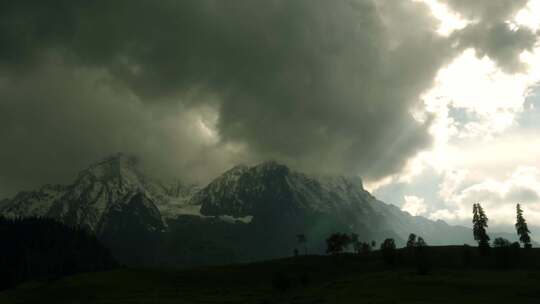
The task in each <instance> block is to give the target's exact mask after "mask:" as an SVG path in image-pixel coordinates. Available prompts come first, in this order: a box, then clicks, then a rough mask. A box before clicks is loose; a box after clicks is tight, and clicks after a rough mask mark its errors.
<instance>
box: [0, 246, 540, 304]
mask: <svg viewBox="0 0 540 304" xmlns="http://www.w3.org/2000/svg"><path fill="white" fill-rule="evenodd" d="M447 250H450V251H455V252H456V253H457V252H458V248H457V247H454V248H449V249H447ZM535 254H536V252H535ZM441 261H442V259H439V258H437V257H434V259H433V262H434V263H433V265H434V268H433V270H432V271H431V272H430V274H428V275H418V274H417V273H416V271H415V270H414V268H412V267H408V266H398V268H396V269H389V268H387V267H386V266H385V265H384V263H383V262H382V260H381V259H380V257H378V256H377V255H376V254H372V255H370V256H365V257H354V256H340V257H330V256H324V257H323V256H307V257H299V258H290V259H282V260H274V261H268V262H262V263H254V264H243V265H230V266H223V267H207V268H197V269H188V270H179V271H165V270H141V269H119V270H115V271H109V272H97V273H87V274H80V275H76V276H72V277H67V278H64V279H61V280H57V281H52V282H48V283H27V284H24V285H21V286H19V287H18V288H17V289H14V290H10V291H6V292H4V293H0V303H59V304H61V303H254V304H261V303H538V302H539V301H540V272H539V271H538V268H537V267H533V268H529V269H526V268H519V269H518V268H516V269H509V270H492V269H491V270H490V269H485V268H483V269H482V268H476V269H466V268H465V267H454V268H449V267H441V266H437V265H438V264H441V263H442V262H441ZM443 264H444V263H443Z"/></svg>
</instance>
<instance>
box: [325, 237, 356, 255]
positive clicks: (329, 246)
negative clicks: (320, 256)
mask: <svg viewBox="0 0 540 304" xmlns="http://www.w3.org/2000/svg"><path fill="white" fill-rule="evenodd" d="M350 242H351V238H350V236H349V235H348V234H345V233H333V234H332V235H330V236H329V237H328V238H327V239H326V253H330V254H334V255H336V254H340V253H342V252H343V250H344V249H345V248H346V247H347V246H349V244H350Z"/></svg>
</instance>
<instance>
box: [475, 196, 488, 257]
mask: <svg viewBox="0 0 540 304" xmlns="http://www.w3.org/2000/svg"><path fill="white" fill-rule="evenodd" d="M487 227H488V218H487V216H486V214H485V212H484V209H483V208H482V206H481V205H480V204H474V205H473V233H474V240H475V241H477V242H478V247H479V248H480V251H481V252H482V253H487V249H488V248H489V236H488V234H487V232H486V228H487Z"/></svg>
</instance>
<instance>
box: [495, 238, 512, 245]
mask: <svg viewBox="0 0 540 304" xmlns="http://www.w3.org/2000/svg"><path fill="white" fill-rule="evenodd" d="M510 245H511V243H510V241H509V240H507V239H505V238H502V237H498V238H495V240H493V247H495V248H508V247H510Z"/></svg>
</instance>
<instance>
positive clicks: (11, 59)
mask: <svg viewBox="0 0 540 304" xmlns="http://www.w3.org/2000/svg"><path fill="white" fill-rule="evenodd" d="M455 3H456V4H455V7H456V9H460V10H461V7H464V4H463V3H459V1H455ZM486 3H487V2H486ZM486 5H487V4H486ZM482 7H483V6H479V8H477V7H476V6H474V7H469V8H468V9H470V10H471V11H475V12H476V11H477V10H479V11H480V13H475V14H476V15H478V16H480V17H479V18H488V17H487V16H489V14H487V13H486V14H484V13H483V11H481V9H482ZM436 27H437V23H436V21H435V20H434V19H432V18H431V17H430V13H429V11H428V9H427V7H426V6H424V5H423V4H421V3H413V2H407V1H367V0H358V1H323V0H316V1H313V0H312V1H307V0H301V1H277V0H276V1H251V0H250V1H247V0H237V1H209V0H196V1H195V0H193V1H188V0H186V1H167V0H163V1H122V0H118V1H86V0H85V1H82V0H78V1H77V0H69V1H68V0H65V1H37V0H35V1H25V0H20V1H3V2H2V3H1V4H0V67H1V70H2V71H3V72H2V74H1V76H0V110H1V111H0V127H1V128H0V134H2V149H1V151H0V157H1V158H0V167H1V168H2V172H1V173H0V175H1V176H0V182H1V183H2V186H3V188H4V189H9V190H12V189H13V188H15V187H18V186H20V185H24V184H25V182H26V181H27V182H28V184H31V183H30V182H35V183H37V182H41V181H47V180H56V179H59V178H60V177H63V178H64V177H65V176H67V175H68V172H72V170H73V167H80V166H83V163H87V162H90V161H92V160H93V158H94V159H95V158H98V157H100V156H102V155H103V154H107V153H112V152H115V151H118V150H128V151H130V152H133V153H136V154H139V155H141V157H142V158H145V159H147V160H148V162H149V163H150V164H151V165H150V166H151V167H155V168H162V167H167V168H168V169H169V170H172V169H174V170H176V171H178V175H182V176H186V175H191V174H195V175H200V176H204V175H205V174H204V173H201V172H205V173H206V175H208V176H211V175H212V174H215V173H216V172H217V171H220V170H223V168H224V167H226V166H228V165H230V164H231V163H234V162H237V161H240V160H244V161H256V160H263V159H267V158H274V159H278V160H281V161H285V162H288V163H290V164H292V165H296V166H299V167H301V168H303V169H308V170H317V171H333V172H345V173H360V174H361V175H362V176H365V177H368V178H377V177H381V176H384V175H386V174H389V173H392V172H395V171H396V170H399V169H400V168H401V166H402V165H403V163H404V162H405V161H406V160H407V159H408V158H409V157H410V156H412V155H414V154H415V153H416V152H417V151H418V150H420V149H422V148H425V147H426V146H427V145H429V142H430V138H429V136H428V134H427V131H426V129H427V127H428V126H429V120H428V121H427V122H426V123H424V124H421V123H418V122H417V121H415V120H414V119H413V118H412V116H411V114H410V110H411V109H412V108H415V107H417V106H418V105H419V102H420V100H419V95H420V93H421V92H422V91H424V90H426V89H428V88H429V87H430V86H431V84H432V81H433V78H434V76H435V74H436V72H437V70H438V69H439V68H440V67H441V66H443V65H444V64H445V63H446V62H448V61H449V60H450V59H452V57H453V56H454V55H455V54H456V52H458V49H454V48H452V47H451V44H452V43H453V39H447V38H444V37H441V36H438V35H437V34H435V29H436ZM463 37H465V34H463ZM471 37H474V35H471ZM460 39H461V40H460V41H462V44H465V41H468V40H467V39H465V38H460ZM471 39H473V38H471ZM509 41H510V42H511V43H514V41H513V40H509ZM485 44H486V45H488V46H489V47H491V45H489V43H485ZM520 47H523V46H522V45H520V44H518V46H517V47H516V49H517V48H520ZM486 52H487V53H488V55H490V56H491V54H492V53H493V52H490V51H487V50H486ZM507 53H508V52H507ZM507 53H505V54H504V56H506V57H505V58H507V57H508V56H511V55H512V54H513V53H512V52H509V53H508V54H510V55H508V54H507ZM495 55H496V56H499V55H497V54H495ZM505 60H506V59H505ZM499 62H501V63H503V64H504V63H505V62H506V61H504V60H502V59H501V60H499ZM214 118H215V119H214ZM205 120H208V121H209V123H208V124H205V127H208V126H209V127H210V128H212V127H213V128H215V129H216V130H215V131H216V132H217V134H218V136H219V142H217V143H216V142H213V141H212V139H208V138H205V137H204V136H205V134H204V128H205V127H203V128H202V129H201V127H200V126H199V127H197V125H200V124H201V121H203V122H204V121H205ZM164 163H168V165H167V166H164ZM0 191H2V189H0Z"/></svg>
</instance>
